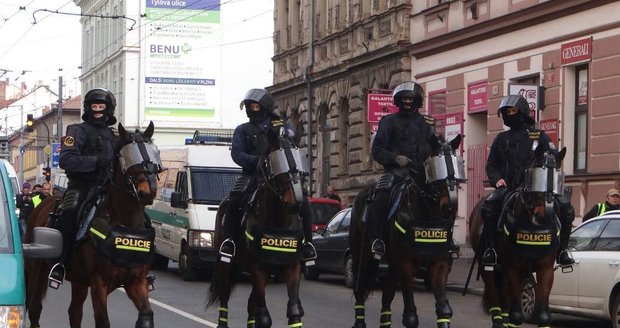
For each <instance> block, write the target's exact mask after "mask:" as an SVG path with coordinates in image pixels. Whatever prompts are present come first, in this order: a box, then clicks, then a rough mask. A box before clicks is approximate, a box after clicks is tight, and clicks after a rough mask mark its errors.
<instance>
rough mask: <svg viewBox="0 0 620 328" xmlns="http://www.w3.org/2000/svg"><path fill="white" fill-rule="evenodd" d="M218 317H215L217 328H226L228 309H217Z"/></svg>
mask: <svg viewBox="0 0 620 328" xmlns="http://www.w3.org/2000/svg"><path fill="white" fill-rule="evenodd" d="M217 310H218V312H219V316H218V317H217V328H228V307H227V306H220V307H219V308H217Z"/></svg>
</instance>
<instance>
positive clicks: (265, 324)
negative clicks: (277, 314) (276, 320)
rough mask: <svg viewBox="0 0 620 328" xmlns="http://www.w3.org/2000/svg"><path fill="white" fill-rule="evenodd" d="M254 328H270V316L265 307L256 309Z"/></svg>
mask: <svg viewBox="0 0 620 328" xmlns="http://www.w3.org/2000/svg"><path fill="white" fill-rule="evenodd" d="M255 327H256V328H270V327H271V316H270V315H269V310H267V308H266V307H261V308H258V309H256V326H255Z"/></svg>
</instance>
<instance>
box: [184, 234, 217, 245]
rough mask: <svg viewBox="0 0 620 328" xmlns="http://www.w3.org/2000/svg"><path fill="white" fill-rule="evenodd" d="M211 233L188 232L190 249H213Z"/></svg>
mask: <svg viewBox="0 0 620 328" xmlns="http://www.w3.org/2000/svg"><path fill="white" fill-rule="evenodd" d="M213 235H214V233H213V231H204V230H190V231H188V232H187V238H188V241H187V242H188V243H189V246H190V247H198V248H213Z"/></svg>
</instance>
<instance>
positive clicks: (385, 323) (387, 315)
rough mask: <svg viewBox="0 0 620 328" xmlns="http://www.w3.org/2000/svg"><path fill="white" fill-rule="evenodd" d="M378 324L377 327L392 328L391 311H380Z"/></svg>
mask: <svg viewBox="0 0 620 328" xmlns="http://www.w3.org/2000/svg"><path fill="white" fill-rule="evenodd" d="M379 322H380V324H379V326H380V327H382V328H384V327H392V311H391V310H390V309H381V316H380V319H379Z"/></svg>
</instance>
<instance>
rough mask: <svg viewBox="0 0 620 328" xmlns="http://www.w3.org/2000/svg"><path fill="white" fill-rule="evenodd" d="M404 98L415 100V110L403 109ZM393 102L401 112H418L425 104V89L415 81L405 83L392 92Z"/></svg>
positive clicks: (413, 105)
mask: <svg viewBox="0 0 620 328" xmlns="http://www.w3.org/2000/svg"><path fill="white" fill-rule="evenodd" d="M404 97H410V98H413V104H412V107H413V108H411V109H407V108H403V102H402V99H403V98H404ZM392 101H393V102H394V105H396V106H398V108H399V109H400V110H406V111H416V110H417V109H418V108H420V107H422V103H423V102H424V89H422V86H420V85H419V84H417V83H415V82H413V81H406V82H403V83H401V84H399V85H397V86H396V88H394V92H392Z"/></svg>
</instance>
